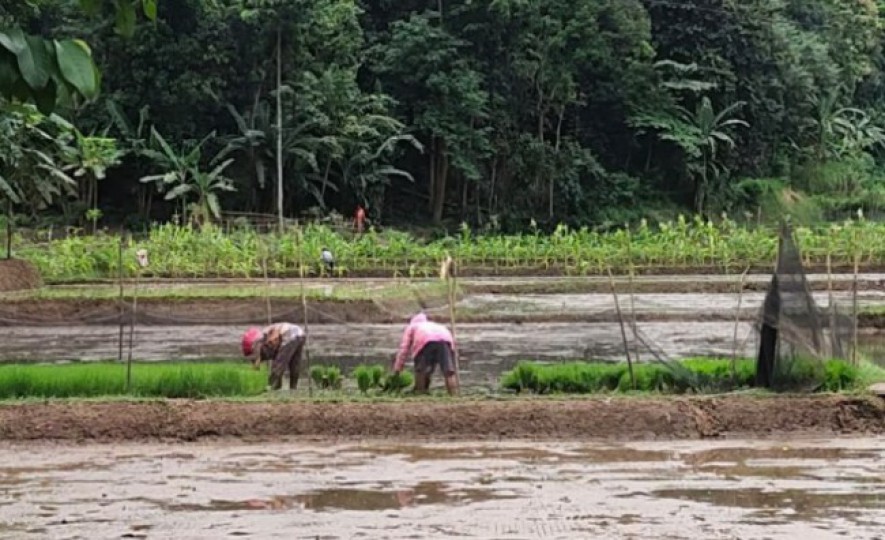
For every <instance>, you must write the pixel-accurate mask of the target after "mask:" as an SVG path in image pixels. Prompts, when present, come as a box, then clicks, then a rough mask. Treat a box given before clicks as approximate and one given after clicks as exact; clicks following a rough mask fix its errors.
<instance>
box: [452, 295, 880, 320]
mask: <svg viewBox="0 0 885 540" xmlns="http://www.w3.org/2000/svg"><path fill="white" fill-rule="evenodd" d="M812 296H813V297H814V301H815V302H816V303H817V305H818V306H820V307H821V308H826V307H828V306H829V305H830V303H829V296H828V293H826V292H816V293H813V295H812ZM619 300H620V302H621V307H622V309H624V310H626V309H627V307H628V306H629V296H628V295H620V299H619ZM764 301H765V293H762V292H745V293H744V294H743V295H742V297H739V296H738V295H737V294H736V293H735V294H706V293H705V294H695V293H689V294H667V293H659V294H636V295H634V296H633V306H634V309H635V311H636V313H637V314H638V315H645V314H655V315H668V316H678V317H680V318H685V319H686V320H704V319H705V318H710V316H711V315H712V316H715V317H718V318H720V319H721V318H722V317H727V318H731V317H734V316H735V314H736V310H737V309H738V305H739V304H740V308H741V316H742V317H744V318H746V317H750V318H752V317H754V316H755V315H756V314H757V313H758V312H759V310H760V309H761V307H762V303H763V302H764ZM833 301H834V302H833V303H834V304H836V306H838V307H839V308H841V309H846V308H847V309H850V307H851V302H852V298H851V293H850V292H849V293H846V292H834V293H833ZM883 305H885V292H883V291H864V292H859V293H858V306H860V307H861V308H863V307H867V306H883ZM458 308H459V309H467V310H469V311H470V312H471V313H476V314H482V315H485V316H495V317H502V318H506V317H508V316H510V317H512V316H514V315H519V314H523V315H526V314H530V315H531V316H532V317H540V316H544V315H546V316H557V315H560V314H563V313H567V314H569V315H585V316H594V315H596V316H598V315H601V314H605V315H609V316H610V317H611V320H613V321H616V320H617V318H616V317H617V315H616V311H615V304H614V299H613V297H612V295H610V294H520V295H502V294H476V295H470V296H468V297H466V298H465V299H464V300H463V301H462V302H460V303H459V305H458Z"/></svg>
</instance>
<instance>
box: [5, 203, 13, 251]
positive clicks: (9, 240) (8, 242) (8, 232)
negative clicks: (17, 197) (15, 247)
mask: <svg viewBox="0 0 885 540" xmlns="http://www.w3.org/2000/svg"><path fill="white" fill-rule="evenodd" d="M12 220H13V215H12V199H7V200H6V258H7V259H12Z"/></svg>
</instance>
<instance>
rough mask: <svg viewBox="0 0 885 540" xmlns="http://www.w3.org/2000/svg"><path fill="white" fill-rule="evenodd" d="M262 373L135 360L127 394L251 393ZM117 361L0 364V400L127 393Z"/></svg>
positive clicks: (260, 386) (260, 382)
mask: <svg viewBox="0 0 885 540" xmlns="http://www.w3.org/2000/svg"><path fill="white" fill-rule="evenodd" d="M264 388H265V380H264V377H263V376H262V375H261V374H260V373H258V372H256V371H253V370H251V369H248V368H247V367H246V366H242V365H233V364H135V365H133V367H132V388H131V390H130V392H129V394H131V395H135V396H142V397H166V398H204V397H222V396H253V395H258V394H261V393H262V392H263V391H264ZM126 394H127V392H126V368H125V366H123V365H120V364H109V363H96V364H65V365H5V366H0V399H14V398H30V397H41V398H75V397H101V396H118V395H126Z"/></svg>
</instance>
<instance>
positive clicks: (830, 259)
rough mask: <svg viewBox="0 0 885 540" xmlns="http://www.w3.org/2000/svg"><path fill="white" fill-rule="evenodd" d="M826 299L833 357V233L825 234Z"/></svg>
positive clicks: (834, 321)
mask: <svg viewBox="0 0 885 540" xmlns="http://www.w3.org/2000/svg"><path fill="white" fill-rule="evenodd" d="M827 301H828V302H829V304H830V306H829V307H830V309H829V312H830V355H831V356H832V357H833V358H835V357H836V354H837V353H838V352H840V351H837V350H836V302H835V300H834V298H833V233H832V230H830V232H829V234H827Z"/></svg>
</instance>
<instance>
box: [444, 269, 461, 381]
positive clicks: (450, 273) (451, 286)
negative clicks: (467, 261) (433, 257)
mask: <svg viewBox="0 0 885 540" xmlns="http://www.w3.org/2000/svg"><path fill="white" fill-rule="evenodd" d="M456 272H457V269H456V268H455V263H454V261H453V260H452V257H451V256H449V255H448V254H447V255H446V284H447V286H448V292H449V324H450V326H451V327H452V341H454V342H455V343H456V344H457V343H458V342H457V341H456V338H455V316H456V315H455V311H456V310H455V290H456V282H455V279H456V277H455V274H456ZM454 349H455V350H454V351H453V353H454V354H453V355H452V356H453V357H454V360H455V380H456V381H457V382H458V388H459V389H460V388H461V366H460V358H459V356H460V355H459V354H458V347H455V348H454Z"/></svg>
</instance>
